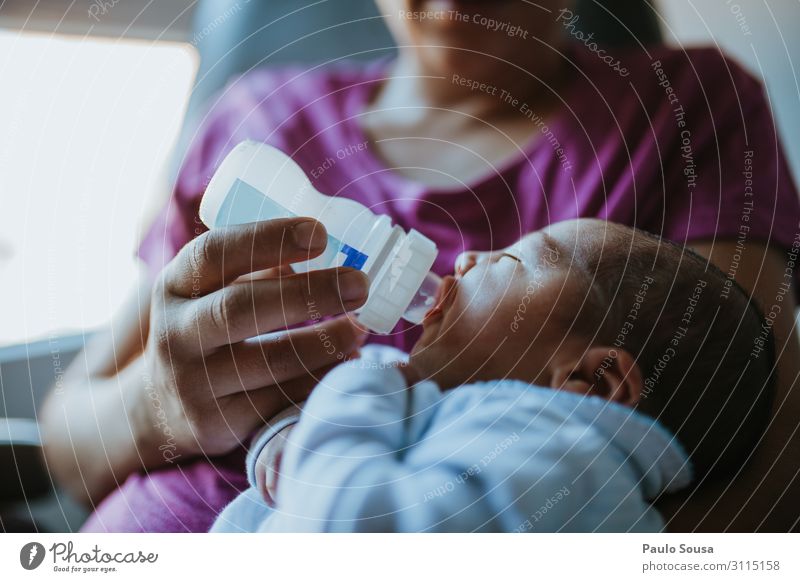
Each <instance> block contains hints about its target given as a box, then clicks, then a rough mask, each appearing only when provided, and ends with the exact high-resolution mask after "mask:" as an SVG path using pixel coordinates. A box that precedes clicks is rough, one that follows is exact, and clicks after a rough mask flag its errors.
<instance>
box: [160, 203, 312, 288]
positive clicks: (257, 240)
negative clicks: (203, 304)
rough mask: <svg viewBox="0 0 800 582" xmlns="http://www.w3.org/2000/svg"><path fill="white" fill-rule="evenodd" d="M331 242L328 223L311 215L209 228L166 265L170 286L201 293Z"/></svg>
mask: <svg viewBox="0 0 800 582" xmlns="http://www.w3.org/2000/svg"><path fill="white" fill-rule="evenodd" d="M327 244H328V238H327V233H326V231H325V227H324V226H322V224H321V223H319V222H317V221H315V220H313V219H310V218H285V219H283V218H282V219H276V220H268V221H263V222H254V223H251V224H243V225H237V226H230V227H225V228H219V229H215V230H211V231H209V232H206V233H204V234H202V235H200V236H198V237H197V238H195V239H194V240H193V241H191V242H190V243H189V244H187V245H186V246H185V247H183V249H181V251H180V252H179V253H178V256H177V257H175V258H174V259H173V260H172V262H171V263H170V264H169V265H168V266H167V268H166V269H165V270H164V288H165V290H166V291H167V292H168V293H172V294H174V295H177V296H179V297H192V298H196V297H200V296H203V295H206V294H207V293H210V292H212V291H215V290H217V289H219V288H221V287H223V286H224V285H226V284H227V283H229V282H231V281H233V280H235V279H236V278H237V277H240V276H242V275H246V274H248V273H252V272H254V271H260V270H263V269H269V268H273V267H279V266H281V265H287V264H290V263H297V262H301V261H307V260H309V259H311V258H314V257H316V256H318V255H320V254H321V253H322V252H323V251H324V250H325V247H326V246H327Z"/></svg>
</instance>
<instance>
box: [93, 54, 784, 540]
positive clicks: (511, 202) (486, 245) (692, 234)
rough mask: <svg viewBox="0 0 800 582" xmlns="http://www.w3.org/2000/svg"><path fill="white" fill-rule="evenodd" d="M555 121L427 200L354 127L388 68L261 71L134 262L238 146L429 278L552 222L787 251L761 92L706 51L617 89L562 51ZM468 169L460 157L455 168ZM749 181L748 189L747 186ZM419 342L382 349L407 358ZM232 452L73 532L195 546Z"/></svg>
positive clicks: (229, 105) (230, 477) (594, 65)
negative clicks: (299, 170)
mask: <svg viewBox="0 0 800 582" xmlns="http://www.w3.org/2000/svg"><path fill="white" fill-rule="evenodd" d="M568 55H569V56H570V58H571V63H570V65H568V66H569V67H570V69H571V73H570V79H569V80H568V82H567V83H566V85H564V86H563V87H562V88H561V90H560V91H559V95H560V96H561V98H562V99H563V105H562V107H561V108H560V109H558V110H557V111H556V112H555V113H551V114H550V115H549V116H548V118H547V119H546V120H542V119H539V118H538V116H536V114H535V111H531V110H530V109H529V108H526V106H524V104H522V103H519V104H517V105H516V107H517V108H518V109H519V110H520V123H531V124H533V125H534V127H535V129H536V139H534V140H532V142H531V143H530V145H529V146H528V147H526V148H524V150H523V151H522V152H521V153H520V154H519V156H517V157H516V159H513V160H509V161H508V162H506V163H504V164H503V165H502V166H501V167H500V168H499V169H498V168H492V167H491V166H489V165H487V164H486V162H485V161H482V160H481V159H480V158H477V157H476V158H475V160H474V163H475V164H476V165H479V166H483V167H485V172H484V177H483V178H481V179H479V180H475V181H473V182H472V183H471V184H469V185H468V187H466V188H465V187H463V186H460V185H456V184H454V185H453V187H452V188H437V189H434V188H430V187H425V186H424V185H422V184H419V183H415V182H413V181H411V180H408V179H406V178H404V177H402V176H400V175H399V174H397V173H395V172H393V171H392V169H391V168H389V167H387V165H386V164H385V163H383V162H382V161H381V159H380V157H379V156H378V155H376V153H375V152H374V151H373V149H372V148H371V147H370V142H369V139H368V138H367V136H366V135H365V134H364V133H363V131H362V130H361V129H360V125H359V123H358V116H359V115H360V114H361V113H362V112H363V111H364V108H365V106H366V104H367V103H368V101H369V99H370V96H371V95H372V93H373V91H374V90H375V89H376V87H377V86H378V85H379V83H380V82H381V79H382V78H384V75H385V74H386V71H387V66H386V65H387V63H385V62H383V63H373V64H371V65H361V64H348V65H346V66H339V67H336V68H312V69H284V70H278V71H275V70H256V71H253V72H251V73H248V74H247V75H244V76H243V77H240V78H238V79H236V80H235V81H233V82H231V83H230V84H229V86H228V87H227V88H226V89H225V90H224V92H223V93H222V94H221V96H220V98H219V99H218V100H217V101H216V102H215V103H214V104H213V106H212V108H211V110H210V112H209V114H208V116H207V117H206V119H205V122H204V123H203V125H202V127H201V129H200V130H199V133H198V135H197V136H196V139H195V140H194V143H193V146H192V148H191V149H190V152H189V154H188V156H187V158H186V160H185V164H184V165H183V168H182V171H181V173H180V176H179V178H178V182H177V186H176V189H175V192H174V195H173V197H172V198H171V200H170V202H169V205H168V207H167V208H166V209H165V210H164V212H163V213H162V214H161V215H160V216H159V217H158V219H157V220H156V222H155V224H154V225H153V227H152V228H151V230H150V231H149V234H148V235H147V237H146V238H145V240H144V242H143V244H142V246H141V249H140V256H141V257H142V259H144V261H145V262H146V263H147V264H148V266H149V267H150V269H151V272H152V273H153V274H155V273H157V272H158V271H159V270H160V269H161V268H162V267H163V266H164V265H165V264H166V263H167V262H169V261H170V260H171V259H172V258H173V257H174V256H175V254H176V253H177V251H178V250H179V249H180V248H181V247H182V246H183V245H185V244H186V243H187V242H188V241H189V240H191V239H192V238H193V237H194V236H196V235H197V234H199V233H200V232H202V230H203V229H202V227H200V228H198V225H199V224H200V223H199V220H198V219H197V212H198V206H199V201H200V198H201V195H202V193H203V190H204V187H205V185H206V184H207V183H208V180H209V179H210V177H211V176H212V174H213V173H214V170H215V168H216V167H217V166H218V164H219V163H220V162H221V161H222V159H223V158H224V157H225V155H226V154H227V153H228V152H229V151H230V150H231V149H232V148H233V147H235V146H236V144H238V143H239V142H241V141H243V140H245V139H252V140H260V141H263V142H268V143H270V144H272V145H274V146H276V147H278V148H280V149H282V150H283V151H285V152H287V153H288V154H290V155H291V156H292V157H293V158H294V159H295V160H296V161H297V162H298V163H299V164H300V165H301V166H302V167H303V168H304V169H305V170H306V172H307V173H308V174H309V176H310V177H311V178H312V181H313V182H314V185H315V187H316V188H317V189H318V190H319V191H321V192H324V193H326V194H329V195H336V196H347V197H349V198H353V199H355V200H358V201H360V202H362V203H364V204H366V205H367V206H369V207H370V208H372V209H373V211H374V212H376V213H384V214H388V215H390V216H391V217H392V218H393V219H394V220H395V221H396V223H397V224H399V225H401V226H402V227H403V228H406V229H408V228H412V227H413V228H416V229H417V230H419V231H420V232H422V233H423V234H425V235H427V236H428V237H430V238H431V239H433V240H434V241H435V242H436V243H437V244H438V246H439V249H440V254H439V257H438V259H437V261H436V263H435V266H434V268H435V270H436V271H438V272H439V273H442V274H444V273H450V272H452V265H453V261H454V259H455V257H456V256H457V255H458V253H460V252H462V251H463V250H465V249H478V250H487V249H492V248H498V247H504V246H507V245H509V244H511V243H513V242H514V241H516V240H517V239H518V238H520V236H521V235H523V234H525V233H527V232H530V231H532V230H535V229H539V228H541V227H544V226H546V225H547V224H549V223H552V222H557V221H560V220H565V219H571V218H575V217H599V218H605V219H609V220H612V221H615V222H620V223H624V224H628V225H631V226H637V227H640V228H643V229H646V230H649V231H651V232H653V233H656V234H660V235H662V236H665V237H667V238H669V239H672V240H674V241H677V242H684V241H700V240H713V239H727V240H742V241H743V242H745V243H746V242H747V241H759V242H765V243H769V244H773V245H776V246H778V247H782V248H784V249H788V248H790V247H791V246H792V242H793V240H794V238H795V236H796V235H798V223H799V222H800V205H798V199H797V193H796V190H795V187H794V185H793V183H792V179H791V177H790V173H789V170H788V167H787V165H786V162H785V160H784V156H783V154H782V152H781V147H780V144H779V142H778V138H777V134H776V131H775V127H774V124H773V120H772V116H771V113H770V110H769V108H768V106H767V102H766V99H765V96H764V92H763V89H762V87H761V85H760V84H759V83H758V82H757V81H756V80H755V79H753V78H752V77H751V76H750V75H749V74H747V73H746V72H744V71H743V70H742V69H741V68H740V67H739V66H738V65H736V64H735V63H734V62H732V61H731V60H729V59H727V58H724V57H722V56H721V55H720V54H719V53H718V52H717V51H716V50H712V49H697V50H690V51H688V52H687V53H684V52H683V51H677V50H670V49H666V48H654V49H651V50H650V52H649V53H646V52H645V51H643V50H641V49H639V50H636V51H630V52H627V53H621V54H620V58H621V60H622V62H623V64H624V65H625V67H626V68H627V69H628V71H630V74H629V75H627V76H625V77H622V76H620V75H619V74H618V73H617V72H615V71H614V70H613V69H612V68H610V67H608V66H607V65H606V63H605V62H603V61H602V60H600V59H598V58H597V55H596V54H594V53H591V52H588V51H582V50H579V49H577V48H573V49H571V50H570V51H569V52H568ZM465 155H468V154H465ZM745 174H747V175H745ZM416 337H417V333H416V330H411V331H408V332H402V333H398V334H395V335H393V336H389V337H385V338H376V339H377V341H382V342H384V343H392V344H394V345H396V346H397V347H400V348H403V349H406V350H407V349H409V348H410V347H411V345H412V344H413V342H414V340H415V339H416ZM243 458H244V457H243V454H242V451H237V452H236V453H234V454H231V455H229V456H226V457H222V458H219V459H214V460H213V463H212V462H209V461H208V460H207V459H202V460H195V461H193V462H189V463H186V464H184V465H182V466H180V467H167V468H164V469H161V470H158V471H152V472H150V473H148V474H146V475H142V474H136V475H132V476H130V477H129V478H128V480H127V481H126V482H125V483H124V484H123V485H122V486H121V487H120V488H119V489H118V490H117V491H116V492H114V493H112V494H111V495H109V496H108V498H107V499H106V500H105V501H104V502H103V503H102V504H101V505H100V506H99V507H98V508H97V511H96V512H95V513H94V514H93V515H92V517H91V518H90V520H89V521H88V522H87V524H86V525H85V527H84V531H98V530H99V531H155V532H167V531H205V530H207V529H208V527H209V526H210V525H211V523H212V521H213V520H214V518H215V516H216V515H217V513H218V512H219V511H220V510H221V509H222V508H223V506H224V505H225V504H226V503H227V502H228V501H230V500H231V499H232V498H233V497H234V496H235V495H236V494H237V493H238V492H239V491H240V490H242V489H243V488H245V487H246V486H247V482H246V478H245V467H244V462H243Z"/></svg>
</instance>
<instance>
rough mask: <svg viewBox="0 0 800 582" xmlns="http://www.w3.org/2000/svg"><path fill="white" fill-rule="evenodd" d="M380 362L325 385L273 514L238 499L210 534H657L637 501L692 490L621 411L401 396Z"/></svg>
mask: <svg viewBox="0 0 800 582" xmlns="http://www.w3.org/2000/svg"><path fill="white" fill-rule="evenodd" d="M395 355H396V354H389V356H392V357H394V356H395ZM387 359H391V358H390V357H387V352H382V353H377V352H371V355H370V356H369V357H363V358H361V359H358V360H354V361H352V362H348V363H346V364H342V365H341V366H338V367H337V368H336V369H334V370H333V371H331V372H330V373H329V374H328V375H327V376H326V377H325V378H324V379H323V380H322V382H321V383H320V385H319V387H318V388H317V389H316V390H315V391H314V393H313V394H312V396H311V398H310V399H309V401H308V403H307V404H306V406H305V408H304V410H303V414H302V417H301V419H300V421H299V423H298V424H297V426H296V427H295V429H294V430H293V431H292V432H291V436H290V437H289V439H288V442H287V445H286V449H285V451H284V456H283V461H282V465H281V476H280V484H279V490H278V499H277V508H276V509H271V508H269V507H268V506H267V505H266V504H265V503H264V502H263V500H261V497H260V495H259V493H258V491H257V490H255V489H254V488H253V489H250V490H248V491H246V492H245V493H243V494H242V495H241V496H240V497H238V498H237V499H236V500H234V501H233V502H232V503H231V504H230V505H229V506H228V507H227V508H226V509H225V510H224V511H223V513H222V514H220V516H219V518H218V519H217V521H216V523H215V524H214V527H213V528H212V530H211V531H212V532H236V531H261V532H287V531H289V532H367V531H380V532H422V531H426V532H427V531H430V532H434V531H438V532H451V531H457V532H471V531H481V532H526V531H534V532H545V531H547V532H552V531H565V532H593V531H610V532H627V531H636V532H656V531H660V530H662V529H663V527H664V522H663V520H662V518H661V516H660V514H659V513H658V512H657V511H656V510H655V509H654V508H653V507H652V506H651V504H650V503H649V501H650V500H652V499H653V498H655V497H656V496H657V495H659V494H660V493H662V492H671V491H677V490H679V489H681V488H683V487H686V486H687V485H688V484H689V483H690V482H691V478H692V476H691V469H690V465H689V461H688V458H687V456H686V454H685V453H684V452H683V451H682V449H681V447H680V446H679V444H678V443H677V441H676V440H675V438H674V437H673V436H672V435H671V434H670V433H669V432H668V431H667V430H666V429H664V428H663V427H662V426H661V425H659V424H658V423H657V422H656V421H655V420H653V419H651V418H649V417H648V416H645V415H642V414H639V413H637V412H635V411H633V410H632V409H630V408H627V407H624V406H620V405H617V404H613V403H609V402H607V401H605V400H603V399H600V398H597V397H585V396H580V395H576V394H572V393H568V392H563V391H558V390H553V389H548V388H539V387H535V386H531V385H530V384H527V383H525V382H521V381H517V380H499V381H493V382H478V383H474V384H470V385H465V386H461V387H459V388H457V389H455V390H450V391H447V392H442V391H441V390H440V389H439V387H438V386H437V385H436V384H435V383H433V382H430V381H428V382H423V383H420V384H418V385H416V386H415V387H414V389H413V390H411V391H409V390H408V389H407V387H406V382H405V379H404V377H403V375H402V374H401V373H400V372H399V371H398V370H397V369H395V368H393V367H391V366H388V365H386V360H387ZM272 432H275V431H272ZM263 440H264V439H262V441H263ZM262 445H263V442H262ZM259 450H260V445H258V443H257V445H256V446H255V447H254V448H253V451H251V455H250V459H249V465H250V468H249V471H248V472H249V473H250V475H251V483H252V474H253V472H252V467H253V466H254V463H255V457H257V453H258V451H259Z"/></svg>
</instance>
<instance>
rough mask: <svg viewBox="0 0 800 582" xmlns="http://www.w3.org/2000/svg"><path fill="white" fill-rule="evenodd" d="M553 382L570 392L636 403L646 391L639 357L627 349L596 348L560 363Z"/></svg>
mask: <svg viewBox="0 0 800 582" xmlns="http://www.w3.org/2000/svg"><path fill="white" fill-rule="evenodd" d="M551 385H552V386H553V388H558V389H560V390H565V391H567V392H574V393H576V394H586V395H590V394H591V395H594V396H600V397H601V398H605V399H606V400H609V401H611V402H617V403H619V404H624V405H626V406H636V404H638V403H639V398H640V395H641V393H642V373H641V370H640V369H639V365H638V364H637V363H636V360H635V359H634V358H633V356H631V355H630V354H629V353H628V352H626V351H625V350H620V349H616V348H610V347H595V348H590V349H589V350H587V351H586V353H584V354H583V356H582V357H581V358H580V359H579V360H577V361H574V362H571V363H569V364H565V365H560V366H557V367H556V368H555V369H554V370H553V377H552V381H551Z"/></svg>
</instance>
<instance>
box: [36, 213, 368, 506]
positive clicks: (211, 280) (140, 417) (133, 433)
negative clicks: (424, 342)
mask: <svg viewBox="0 0 800 582" xmlns="http://www.w3.org/2000/svg"><path fill="white" fill-rule="evenodd" d="M303 223H305V224H312V225H313V226H314V228H313V229H311V230H308V231H304V230H303V229H299V228H297V227H298V226H299V225H300V224H303ZM309 237H311V238H309ZM325 243H326V239H325V231H324V227H322V226H321V225H319V224H318V223H314V222H311V223H309V221H308V220H306V219H286V220H275V221H267V222H262V223H254V224H249V225H243V226H236V227H230V228H226V229H219V230H215V231H212V232H209V233H205V234H203V235H200V236H199V237H197V238H196V239H194V240H193V241H192V242H190V243H189V244H188V245H186V246H185V247H184V248H183V249H182V250H181V252H180V253H179V254H178V256H177V257H176V258H175V259H174V260H173V261H172V262H171V263H170V264H169V265H167V267H166V268H165V269H164V271H163V273H162V275H161V276H160V277H159V278H158V280H157V281H156V283H155V284H154V285H153V286H151V287H149V288H148V287H147V286H145V287H143V288H142V289H140V291H139V293H138V294H137V297H136V299H135V300H133V301H131V302H130V304H129V306H128V307H127V308H126V309H125V310H124V312H123V314H122V315H121V316H120V317H119V318H117V321H116V325H115V326H113V327H112V329H111V330H109V331H108V332H107V333H106V334H104V335H103V336H101V337H98V338H97V339H96V340H94V341H93V342H92V343H91V344H90V345H88V346H87V348H86V350H85V351H84V353H83V354H81V355H80V356H79V357H78V358H77V360H76V362H75V363H74V364H73V365H72V366H71V368H70V370H69V372H68V375H67V377H66V378H65V384H64V386H62V387H61V388H59V389H58V390H53V391H52V392H51V394H50V395H49V396H48V398H47V400H46V402H45V404H44V407H43V410H42V416H41V422H42V426H43V432H44V440H45V457H46V460H47V463H48V465H49V466H50V468H51V470H52V472H53V474H54V475H55V476H56V479H57V480H58V481H59V482H60V483H61V484H62V485H63V486H64V487H65V488H66V489H67V490H68V491H69V492H70V493H71V494H72V495H73V496H74V497H75V498H76V499H78V500H81V501H84V502H96V501H98V500H99V499H101V498H102V497H103V496H105V495H106V494H107V493H108V492H110V491H111V490H112V489H113V488H114V487H115V486H116V485H118V484H119V482H120V481H121V480H123V479H124V478H125V477H127V476H128V475H129V474H130V473H131V472H133V471H137V470H143V469H152V468H155V467H159V466H162V465H165V464H168V463H171V462H174V461H175V460H177V459H178V458H187V457H191V456H194V455H199V454H205V455H218V454H223V453H226V452H228V451H230V450H233V449H234V448H235V447H236V446H237V445H238V444H239V443H240V442H241V441H242V440H243V439H244V438H246V437H247V435H249V434H250V433H251V432H252V431H253V430H254V429H255V428H256V427H257V426H259V425H260V424H263V422H264V421H265V419H268V418H270V417H271V416H273V415H274V414H276V413H277V412H279V411H280V410H282V409H283V408H285V407H286V406H287V405H288V404H289V403H290V402H292V401H294V400H302V399H304V398H305V397H306V396H307V395H308V392H309V391H310V389H311V388H312V387H313V385H314V383H315V381H316V380H315V379H318V378H319V377H320V376H321V374H322V373H324V372H325V371H327V370H328V369H329V368H330V366H331V365H332V364H333V363H335V362H337V361H339V360H341V359H342V358H343V357H345V356H347V355H349V354H350V353H351V352H352V351H353V350H355V349H356V348H357V347H358V345H359V344H360V342H361V341H363V335H362V334H360V333H359V332H358V331H357V330H356V328H355V327H354V326H353V325H352V323H351V322H350V321H349V320H348V319H347V318H346V317H340V318H337V319H334V320H331V321H326V322H324V323H322V324H318V325H316V326H312V327H307V328H302V329H294V330H291V331H285V328H286V327H287V326H291V325H294V324H297V323H302V322H304V321H308V320H309V319H312V317H310V314H309V307H308V306H309V305H314V311H315V314H316V313H318V314H320V315H322V316H325V315H335V314H338V313H342V312H343V311H349V310H352V309H354V308H356V307H357V306H358V305H360V304H361V303H363V301H364V299H366V284H367V282H366V279H365V278H364V276H363V274H361V273H357V272H355V271H353V270H351V269H329V270H324V271H318V272H314V273H308V274H304V275H285V273H284V269H282V268H281V266H282V265H288V264H290V263H292V262H297V261H300V260H307V259H308V258H310V257H313V256H316V255H318V254H319V253H320V252H322V250H323V248H324V244H325ZM237 249H245V252H237ZM252 249H257V250H256V251H252ZM266 269H274V276H267V277H259V278H250V280H248V281H242V280H241V277H243V276H246V275H248V274H249V273H252V272H257V271H262V270H266ZM348 285H350V286H351V287H354V288H355V291H356V295H361V296H362V298H361V299H353V295H352V292H353V291H354V289H349V287H348ZM348 289H349V290H350V291H351V294H347V293H346V291H347V290H348ZM315 316H316V317H319V315H315ZM320 326H322V327H324V329H325V332H326V333H327V335H328V336H330V338H332V345H334V346H335V347H336V349H335V350H330V347H329V346H330V345H331V344H328V343H323V342H321V341H320V340H319V333H320ZM273 330H284V332H283V333H281V334H279V335H277V336H276V335H274V334H273V335H269V336H264V335H263V334H266V333H267V332H270V331H273ZM250 338H255V339H250Z"/></svg>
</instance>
